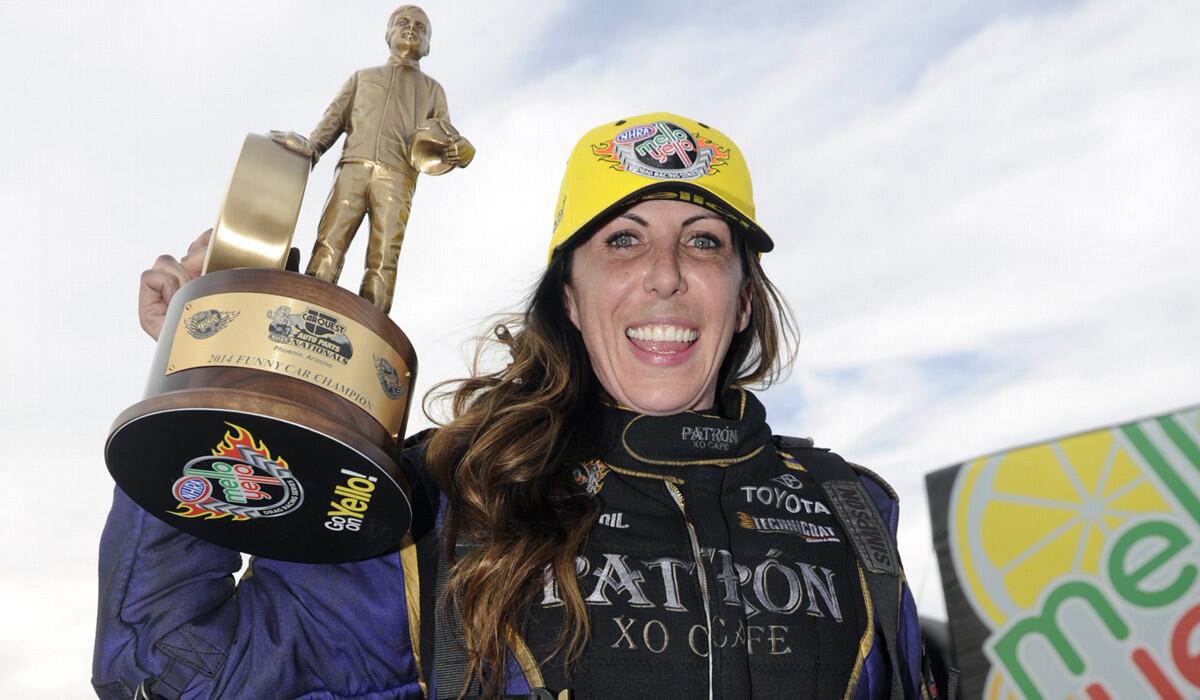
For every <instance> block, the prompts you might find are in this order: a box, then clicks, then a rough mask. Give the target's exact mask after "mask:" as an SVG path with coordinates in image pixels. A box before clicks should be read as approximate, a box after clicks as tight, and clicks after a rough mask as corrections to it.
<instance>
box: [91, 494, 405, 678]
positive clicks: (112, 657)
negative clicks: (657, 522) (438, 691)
mask: <svg viewBox="0 0 1200 700" xmlns="http://www.w3.org/2000/svg"><path fill="white" fill-rule="evenodd" d="M240 564H241V557H240V555H239V554H238V553H237V552H233V551H231V550H228V549H225V548H223V547H219V546H217V545H213V544H209V543H207V542H204V541H201V540H199V539H196V538H194V537H191V536H190V535H186V534H183V533H181V532H178V531H176V530H174V529H173V528H171V527H170V526H168V525H167V524H165V523H163V522H161V521H159V520H158V519H157V518H155V517H153V516H151V515H149V514H148V513H146V512H145V511H144V510H142V509H141V508H140V507H139V506H138V505H136V504H135V503H133V502H132V501H131V500H129V498H128V497H127V496H126V495H125V494H124V493H122V492H121V490H120V489H116V492H115V495H114V499H113V507H112V510H111V511H110V513H109V516H108V522H107V523H106V525H105V528H104V534H103V536H102V537H101V542H100V604H99V611H98V616H97V623H96V647H95V654H94V658H93V668H92V674H93V676H92V683H93V686H94V687H95V689H96V692H97V694H98V695H99V696H100V697H101V698H103V699H104V700H112V699H116V698H122V699H123V698H130V697H132V694H133V691H134V689H135V688H137V687H138V685H139V684H141V683H143V682H146V683H147V688H148V689H149V690H150V691H152V692H154V693H156V694H158V695H161V696H163V697H165V698H177V697H178V698H208V697H300V696H303V697H305V698H310V699H312V700H316V699H317V698H337V697H355V698H385V697H386V698H409V697H412V698H418V697H421V692H420V688H419V686H418V683H417V672H416V665H415V661H414V658H413V654H412V645H411V642H410V637H409V633H408V617H407V614H406V611H405V606H404V600H405V591H404V576H403V572H402V570H401V566H400V557H399V555H398V554H397V553H392V554H389V555H386V556H382V557H378V558H375V559H369V560H366V561H362V562H354V563H351V564H295V563H288V562H280V561H273V560H269V559H263V558H256V559H253V560H251V565H250V568H249V569H248V570H247V572H246V573H245V575H244V576H243V577H242V580H241V582H240V583H238V584H235V582H234V577H233V572H235V571H236V570H237V569H238V568H239V566H240Z"/></svg>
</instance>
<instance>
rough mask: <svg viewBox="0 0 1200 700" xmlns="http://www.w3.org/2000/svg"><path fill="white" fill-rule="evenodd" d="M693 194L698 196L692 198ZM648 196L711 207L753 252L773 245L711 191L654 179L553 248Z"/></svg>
mask: <svg viewBox="0 0 1200 700" xmlns="http://www.w3.org/2000/svg"><path fill="white" fill-rule="evenodd" d="M694 195H699V196H698V197H693V196H694ZM648 199H674V200H678V201H685V202H688V203H690V204H696V205H699V206H703V207H705V208H707V209H711V210H712V211H714V212H716V213H717V214H719V215H720V216H721V218H723V219H725V220H726V221H727V222H729V228H730V230H731V231H733V232H734V233H735V234H738V235H741V236H745V238H746V242H747V243H749V244H750V249H751V250H753V251H754V252H756V253H769V252H771V250H773V249H774V248H775V243H774V241H772V240H771V237H770V236H768V235H767V232H766V231H763V230H762V227H760V226H759V225H758V224H756V223H754V220H753V219H751V218H750V217H748V216H746V215H745V214H743V213H741V212H740V211H738V209H737V207H735V206H733V205H731V204H729V203H728V202H726V201H725V200H724V199H722V198H721V197H720V196H718V195H716V194H713V192H712V191H711V190H708V189H705V188H703V187H698V186H696V185H693V184H691V183H689V182H656V183H653V184H650V185H646V186H645V187H643V188H641V189H639V190H636V191H634V192H630V193H629V194H627V195H625V196H624V197H622V198H621V199H618V200H617V201H616V202H614V203H613V204H611V205H609V206H608V207H606V208H605V209H604V210H603V211H601V212H600V213H599V214H597V215H596V216H594V217H592V219H591V221H589V222H587V223H586V224H585V225H583V226H581V227H580V228H579V230H578V231H576V232H575V234H574V235H572V236H571V237H570V238H568V239H567V240H565V241H563V242H562V243H560V244H559V245H558V246H557V247H556V248H555V251H558V250H562V249H563V247H564V246H570V245H573V244H574V243H575V242H577V241H580V240H583V239H585V238H587V237H588V236H590V235H592V233H593V232H594V231H595V230H596V229H597V228H598V227H599V226H600V225H602V224H603V223H604V222H606V221H608V220H609V219H611V218H612V217H614V216H616V215H617V214H619V213H621V212H622V211H624V210H625V209H628V208H629V207H630V206H632V205H634V204H637V203H638V202H644V201H646V200H648Z"/></svg>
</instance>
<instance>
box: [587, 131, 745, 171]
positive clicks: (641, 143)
mask: <svg viewBox="0 0 1200 700" xmlns="http://www.w3.org/2000/svg"><path fill="white" fill-rule="evenodd" d="M592 153H594V154H595V155H596V157H597V158H599V159H600V160H601V161H602V162H606V163H611V166H610V167H612V168H613V169H614V170H623V171H625V172H630V173H633V174H635V175H641V176H643V177H651V178H654V179H656V180H695V179H697V178H700V177H704V176H705V175H711V174H713V173H716V172H718V169H719V167H720V166H721V165H723V164H724V163H725V162H726V161H728V160H729V150H728V149H724V148H721V147H720V146H718V145H716V144H715V143H713V142H712V141H708V140H706V139H705V138H704V137H702V136H700V135H699V134H690V133H688V132H687V130H686V129H684V128H683V127H681V126H679V125H678V124H673V123H671V122H667V121H659V122H654V123H653V124H638V125H637V126H631V127H629V128H628V129H625V130H623V131H621V132H620V133H619V134H617V135H616V136H614V137H613V138H612V140H611V141H605V142H604V143H601V144H600V145H598V146H592Z"/></svg>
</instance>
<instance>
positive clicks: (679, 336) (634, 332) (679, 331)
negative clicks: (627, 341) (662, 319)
mask: <svg viewBox="0 0 1200 700" xmlns="http://www.w3.org/2000/svg"><path fill="white" fill-rule="evenodd" d="M625 335H626V336H628V337H629V338H631V339H633V340H646V341H661V342H673V343H690V342H692V341H693V340H695V339H696V338H699V337H700V332H699V331H696V330H692V329H690V328H681V327H679V326H670V325H665V324H659V323H656V324H654V325H650V326H639V327H637V328H626V329H625Z"/></svg>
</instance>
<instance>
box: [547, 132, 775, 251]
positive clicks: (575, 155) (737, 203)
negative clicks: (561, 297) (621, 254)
mask: <svg viewBox="0 0 1200 700" xmlns="http://www.w3.org/2000/svg"><path fill="white" fill-rule="evenodd" d="M646 199H678V200H680V201H684V202H691V203H693V204H699V205H701V206H704V207H708V208H709V209H711V210H713V211H715V212H717V213H718V214H720V215H721V216H722V217H724V218H725V219H726V220H728V221H729V225H730V228H731V229H732V230H733V231H734V233H735V234H736V233H741V235H744V236H745V237H746V240H747V241H748V242H749V243H750V248H751V249H752V250H755V251H757V252H759V253H765V252H767V251H769V250H771V249H772V248H773V247H775V244H774V243H773V242H772V241H771V238H770V236H768V235H767V233H766V231H763V230H762V228H760V227H759V225H758V224H757V223H756V222H755V221H754V193H753V189H752V187H751V185H750V170H749V169H748V168H747V167H746V160H745V158H743V157H742V152H741V150H739V149H738V147H737V145H736V144H734V142H733V141H732V140H731V139H730V138H729V137H728V136H726V135H725V134H723V133H721V132H720V131H717V130H716V129H714V128H712V127H711V126H708V125H707V124H704V123H701V122H698V121H695V120H692V119H688V118H687V117H683V116H680V115H678V114H670V113H667V112H654V113H651V114H642V115H640V116H636V117H628V118H626V119H618V120H617V121H614V122H608V123H606V124H602V125H600V126H598V127H596V128H595V129H592V130H591V131H589V132H587V133H586V134H584V136H583V138H582V139H580V140H579V143H577V144H575V148H574V149H573V150H572V151H571V156H570V157H569V158H568V159H567V171H566V173H564V174H563V181H562V187H561V188H560V189H559V192H558V200H557V205H556V206H555V208H554V232H553V234H552V235H551V238H550V257H553V256H554V251H555V250H557V249H558V247H559V246H561V245H562V244H564V243H566V242H567V241H569V240H571V239H572V238H574V237H575V236H576V234H579V233H580V232H584V233H585V234H586V233H587V232H590V231H591V230H592V229H593V227H594V226H595V224H598V223H600V222H602V221H605V220H607V219H608V218H610V217H612V216H614V215H616V214H617V213H618V212H620V211H621V210H622V209H625V208H627V207H629V206H630V205H632V204H634V203H636V202H640V201H642V200H646Z"/></svg>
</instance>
